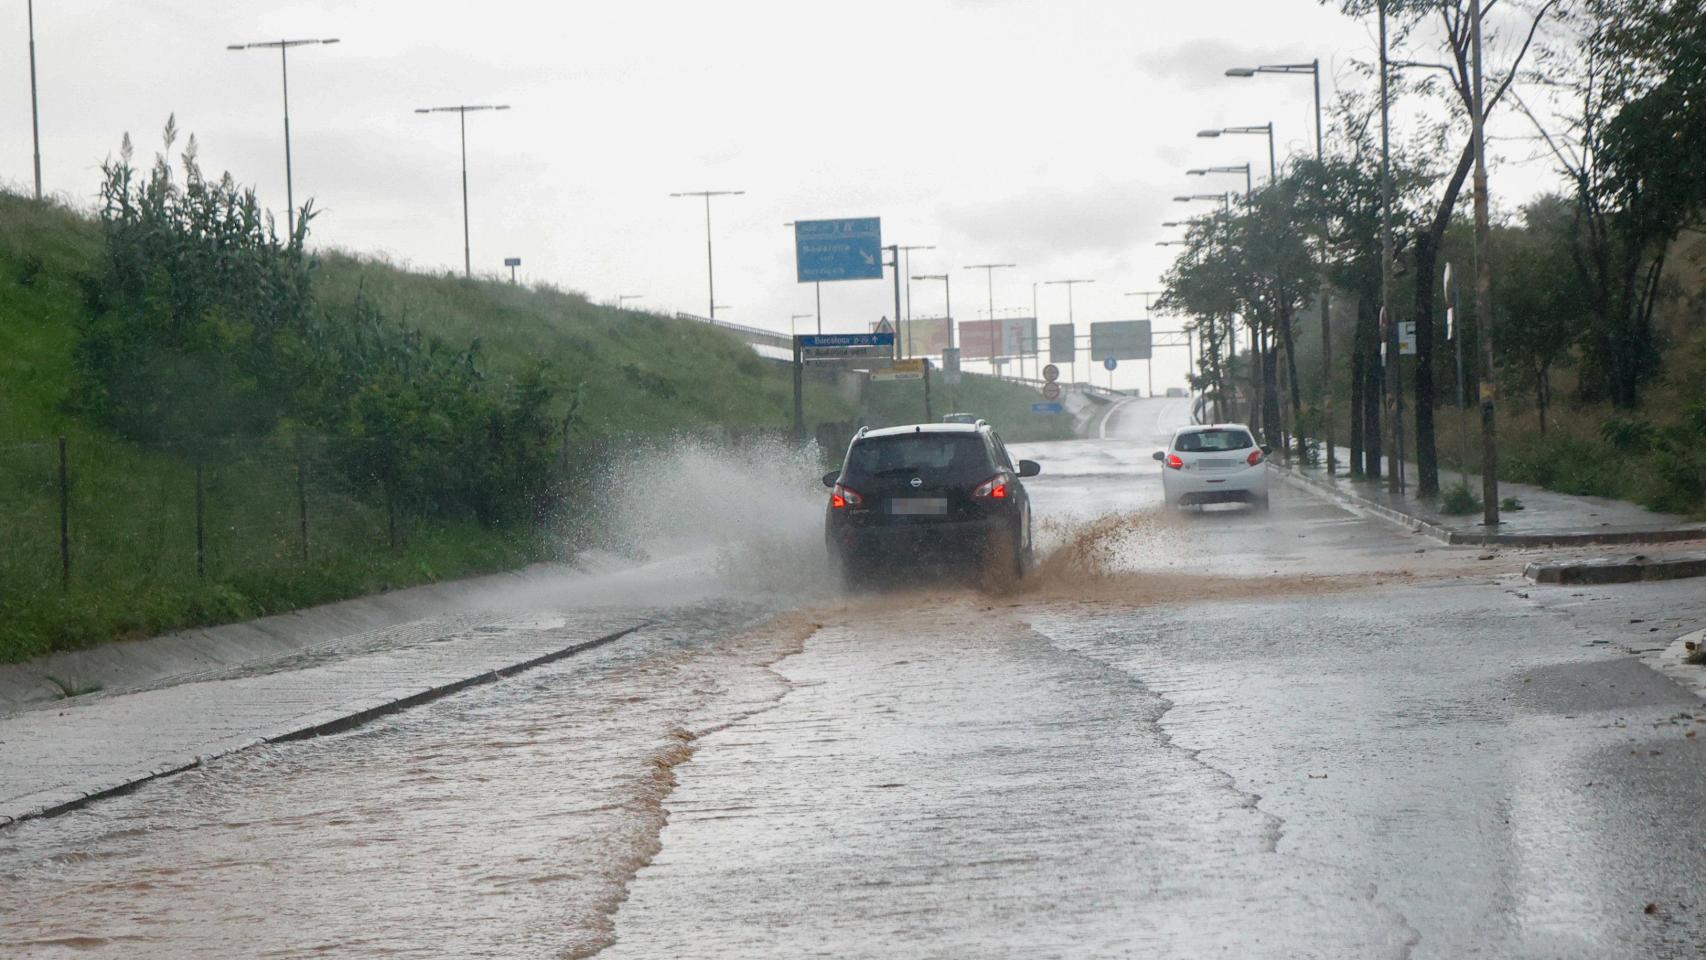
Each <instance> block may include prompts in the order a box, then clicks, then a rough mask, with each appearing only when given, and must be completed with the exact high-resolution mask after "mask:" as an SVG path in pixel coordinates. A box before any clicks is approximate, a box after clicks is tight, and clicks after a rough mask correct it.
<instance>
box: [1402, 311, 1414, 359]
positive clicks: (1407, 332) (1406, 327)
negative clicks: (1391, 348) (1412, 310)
mask: <svg viewBox="0 0 1706 960" xmlns="http://www.w3.org/2000/svg"><path fill="white" fill-rule="evenodd" d="M1398 355H1399V356H1400V357H1413V356H1415V355H1416V321H1414V320H1401V321H1399V323H1398Z"/></svg>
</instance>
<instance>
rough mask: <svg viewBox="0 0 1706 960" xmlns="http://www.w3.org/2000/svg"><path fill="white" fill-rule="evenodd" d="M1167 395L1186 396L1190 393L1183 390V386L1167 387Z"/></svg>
mask: <svg viewBox="0 0 1706 960" xmlns="http://www.w3.org/2000/svg"><path fill="white" fill-rule="evenodd" d="M1167 396H1169V397H1188V396H1190V394H1189V393H1186V392H1185V388H1184V387H1168V388H1167Z"/></svg>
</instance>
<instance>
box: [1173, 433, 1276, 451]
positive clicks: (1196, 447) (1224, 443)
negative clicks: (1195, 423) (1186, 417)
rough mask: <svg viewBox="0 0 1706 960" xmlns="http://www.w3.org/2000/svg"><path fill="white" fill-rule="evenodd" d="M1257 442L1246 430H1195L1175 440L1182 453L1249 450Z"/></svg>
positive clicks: (1178, 449)
mask: <svg viewBox="0 0 1706 960" xmlns="http://www.w3.org/2000/svg"><path fill="white" fill-rule="evenodd" d="M1255 445H1256V442H1255V441H1254V440H1251V439H1250V434H1249V433H1248V432H1247V431H1244V430H1193V431H1191V432H1190V433H1181V434H1179V436H1178V439H1176V440H1174V441H1173V449H1174V450H1177V451H1179V452H1180V453H1212V452H1215V451H1219V450H1248V449H1250V448H1251V447H1253V446H1255Z"/></svg>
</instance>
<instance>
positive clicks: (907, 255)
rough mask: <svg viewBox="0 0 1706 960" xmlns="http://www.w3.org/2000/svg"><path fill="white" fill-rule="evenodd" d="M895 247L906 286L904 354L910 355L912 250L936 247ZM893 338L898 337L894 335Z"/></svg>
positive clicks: (897, 324) (898, 323) (911, 350)
mask: <svg viewBox="0 0 1706 960" xmlns="http://www.w3.org/2000/svg"><path fill="white" fill-rule="evenodd" d="M895 249H896V250H898V251H900V262H901V263H902V264H903V267H902V269H903V271H904V272H903V273H902V274H901V276H903V277H905V278H906V279H905V280H904V281H903V283H904V284H905V287H906V355H907V356H909V357H910V356H912V355H913V354H914V353H915V352H916V351H915V349H914V345H913V343H912V251H914V250H934V249H936V248H935V247H933V246H930V245H928V244H916V245H914V246H910V247H909V246H905V245H904V244H902V245H897V246H895ZM899 330H900V319H899V318H898V317H897V318H896V319H895V331H896V332H897V333H898V332H899ZM895 339H897V340H898V339H900V338H899V337H896V338H895Z"/></svg>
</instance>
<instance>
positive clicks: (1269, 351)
mask: <svg viewBox="0 0 1706 960" xmlns="http://www.w3.org/2000/svg"><path fill="white" fill-rule="evenodd" d="M1267 339H1268V337H1267V335H1266V334H1263V336H1262V340H1263V341H1264V343H1263V344H1262V351H1261V356H1262V436H1263V437H1264V438H1266V440H1267V443H1268V445H1269V446H1272V447H1275V448H1283V447H1284V446H1285V438H1284V435H1283V434H1282V432H1281V430H1280V409H1279V390H1278V389H1276V388H1277V385H1278V384H1277V381H1278V373H1279V354H1278V352H1277V351H1276V350H1275V349H1274V347H1273V345H1272V344H1270V343H1266V342H1265V341H1266V340H1267Z"/></svg>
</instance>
